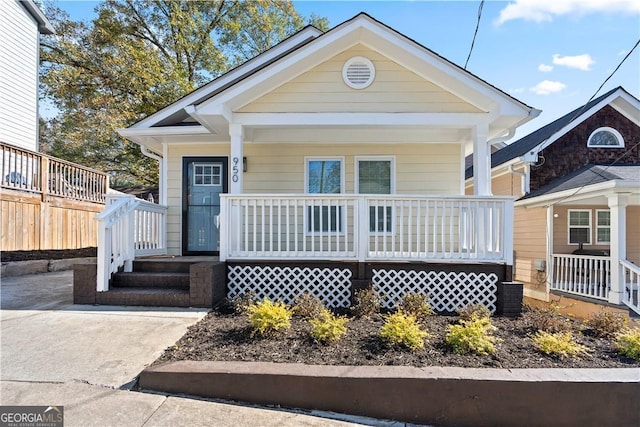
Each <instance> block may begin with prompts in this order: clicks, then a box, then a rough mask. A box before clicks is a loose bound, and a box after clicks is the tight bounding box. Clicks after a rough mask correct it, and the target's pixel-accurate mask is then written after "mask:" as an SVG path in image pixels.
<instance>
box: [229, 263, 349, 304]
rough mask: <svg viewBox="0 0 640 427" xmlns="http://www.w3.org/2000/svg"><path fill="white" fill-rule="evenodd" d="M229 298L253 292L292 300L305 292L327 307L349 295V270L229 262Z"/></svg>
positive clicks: (257, 296)
mask: <svg viewBox="0 0 640 427" xmlns="http://www.w3.org/2000/svg"><path fill="white" fill-rule="evenodd" d="M228 289H229V291H228V294H227V297H228V298H229V299H233V298H235V297H237V296H240V295H243V294H245V293H247V292H251V291H252V292H255V294H256V298H258V299H263V298H267V299H270V300H272V301H275V300H279V301H282V302H284V303H286V304H293V302H294V301H295V299H296V298H297V297H299V296H300V295H302V294H303V293H305V292H308V293H309V294H311V295H313V296H314V297H316V298H318V299H320V301H322V302H323V303H324V304H325V305H326V306H327V307H332V308H336V307H348V306H349V305H350V298H351V270H349V269H346V268H308V267H277V266H275V267H274V266H250V265H232V266H229V271H228Z"/></svg>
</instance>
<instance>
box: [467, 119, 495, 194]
mask: <svg viewBox="0 0 640 427" xmlns="http://www.w3.org/2000/svg"><path fill="white" fill-rule="evenodd" d="M488 133H489V127H488V126H487V125H484V124H483V125H477V126H475V127H474V128H473V129H472V132H471V137H472V138H473V194H474V195H475V196H490V195H491V152H490V151H489V143H488V142H487V135H488Z"/></svg>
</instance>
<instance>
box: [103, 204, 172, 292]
mask: <svg viewBox="0 0 640 427" xmlns="http://www.w3.org/2000/svg"><path fill="white" fill-rule="evenodd" d="M106 205H107V206H106V208H105V210H104V211H102V212H100V213H99V214H98V215H96V220H97V221H98V223H99V224H98V260H97V262H98V265H97V269H98V272H97V283H96V289H97V290H98V292H104V291H108V290H109V280H110V279H111V276H112V275H113V273H115V272H117V271H118V270H119V269H121V268H122V269H123V270H124V271H131V270H132V266H133V260H134V258H135V257H136V256H141V255H164V254H166V253H167V245H166V217H167V207H166V206H160V205H156V204H154V203H150V202H146V201H144V200H141V199H136V198H135V197H133V196H130V195H124V196H122V195H107V197H106Z"/></svg>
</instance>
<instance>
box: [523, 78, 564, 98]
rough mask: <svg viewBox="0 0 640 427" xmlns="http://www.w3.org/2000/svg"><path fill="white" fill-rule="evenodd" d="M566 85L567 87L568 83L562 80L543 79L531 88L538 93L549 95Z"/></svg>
mask: <svg viewBox="0 0 640 427" xmlns="http://www.w3.org/2000/svg"><path fill="white" fill-rule="evenodd" d="M565 87H567V85H565V84H564V83H562V82H553V81H551V80H543V81H541V82H540V83H538V84H537V85H535V86H534V87H532V88H529V90H530V91H531V92H533V93H535V94H537V95H549V94H552V93H556V92H560V91H561V90H563V89H564V88H565Z"/></svg>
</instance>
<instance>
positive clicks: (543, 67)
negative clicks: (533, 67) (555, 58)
mask: <svg viewBox="0 0 640 427" xmlns="http://www.w3.org/2000/svg"><path fill="white" fill-rule="evenodd" d="M551 70H553V65H547V64H540V65H538V71H542V72H543V73H548V72H549V71H551Z"/></svg>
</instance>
